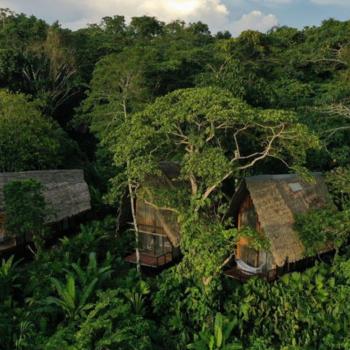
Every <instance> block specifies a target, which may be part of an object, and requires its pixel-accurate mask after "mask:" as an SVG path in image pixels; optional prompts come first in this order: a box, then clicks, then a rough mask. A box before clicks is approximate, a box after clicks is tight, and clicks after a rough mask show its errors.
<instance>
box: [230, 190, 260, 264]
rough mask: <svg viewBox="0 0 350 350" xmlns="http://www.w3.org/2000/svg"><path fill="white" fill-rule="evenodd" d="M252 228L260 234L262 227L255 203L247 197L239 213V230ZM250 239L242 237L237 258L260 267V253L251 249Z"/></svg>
mask: <svg viewBox="0 0 350 350" xmlns="http://www.w3.org/2000/svg"><path fill="white" fill-rule="evenodd" d="M243 227H250V228H252V229H253V230H257V231H258V232H259V229H260V225H259V220H258V216H257V214H256V211H255V208H254V204H253V201H252V199H251V197H250V196H249V195H247V196H246V198H245V199H244V201H243V202H242V205H241V207H240V209H239V213H238V229H241V228H243ZM249 243H250V242H249V239H248V238H246V237H241V239H240V240H239V242H238V243H237V249H236V258H237V259H241V260H243V261H245V262H246V263H247V264H249V265H251V266H254V267H258V266H259V265H260V261H259V252H258V251H257V250H255V249H253V248H250V247H249Z"/></svg>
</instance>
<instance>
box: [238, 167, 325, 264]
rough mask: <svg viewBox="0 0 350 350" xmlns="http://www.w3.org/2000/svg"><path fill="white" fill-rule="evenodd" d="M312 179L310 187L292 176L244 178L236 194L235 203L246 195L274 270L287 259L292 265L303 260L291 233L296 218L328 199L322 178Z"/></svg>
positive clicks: (299, 242) (296, 240)
mask: <svg viewBox="0 0 350 350" xmlns="http://www.w3.org/2000/svg"><path fill="white" fill-rule="evenodd" d="M313 177H314V179H315V181H314V182H313V183H307V182H305V181H303V180H302V179H301V178H300V177H298V176H297V175H295V174H287V175H262V176H254V177H248V178H246V179H245V181H244V183H243V184H242V185H241V187H240V188H239V190H238V191H237V195H236V197H237V198H236V200H237V199H238V198H242V196H243V195H244V193H247V192H248V193H249V194H250V196H251V199H252V201H253V204H254V207H255V210H256V212H257V214H258V218H259V222H260V225H261V228H262V230H263V232H264V235H265V237H266V238H267V239H268V240H269V242H270V247H271V253H272V255H273V257H274V259H275V262H276V264H277V265H278V266H282V265H284V263H285V261H286V259H287V258H288V261H289V262H295V261H298V260H302V259H303V258H304V257H305V256H304V252H305V248H304V246H303V244H302V242H301V240H300V239H299V235H298V233H297V232H296V231H295V229H294V223H295V217H296V215H297V214H302V213H306V212H307V211H309V210H310V209H317V208H322V207H324V206H325V205H326V203H327V201H328V199H329V193H328V190H327V187H326V184H325V182H324V179H323V176H322V175H321V174H320V173H314V174H313ZM236 203H237V202H236ZM330 249H331V248H330V247H328V249H327V248H325V249H324V250H323V251H327V250H330Z"/></svg>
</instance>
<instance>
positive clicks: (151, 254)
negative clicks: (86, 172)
mask: <svg viewBox="0 0 350 350" xmlns="http://www.w3.org/2000/svg"><path fill="white" fill-rule="evenodd" d="M159 167H160V170H161V173H162V175H161V176H159V177H154V178H152V179H149V180H148V181H147V182H148V183H149V184H151V185H152V186H157V187H158V188H172V187H174V186H177V185H178V183H176V179H177V178H178V176H179V173H180V169H179V167H178V166H177V164H175V163H170V162H161V163H160V164H159ZM146 187H147V184H146V185H145V186H144V188H142V189H141V191H142V192H144V191H145V190H146V191H147V189H145V188H146ZM147 195H150V192H147ZM143 198H144V197H143V196H140V195H138V196H137V198H136V200H135V213H136V220H137V226H138V232H139V252H140V264H141V266H145V267H152V268H162V267H164V266H166V265H169V264H170V263H172V262H173V261H174V260H175V259H176V258H177V257H178V256H179V251H180V250H179V246H180V228H179V225H178V222H177V217H176V214H175V213H174V212H172V211H170V210H166V209H158V208H156V207H155V206H153V205H150V204H148V203H150V202H147V201H146V200H144V199H143ZM125 261H127V262H129V263H133V264H136V252H135V253H133V254H131V255H129V256H127V257H126V258H125Z"/></svg>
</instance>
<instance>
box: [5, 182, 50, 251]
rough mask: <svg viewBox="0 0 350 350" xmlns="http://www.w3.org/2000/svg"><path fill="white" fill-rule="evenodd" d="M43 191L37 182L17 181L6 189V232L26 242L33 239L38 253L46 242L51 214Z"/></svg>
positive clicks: (7, 185)
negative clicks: (47, 221)
mask: <svg viewBox="0 0 350 350" xmlns="http://www.w3.org/2000/svg"><path fill="white" fill-rule="evenodd" d="M42 190H43V189H42V185H41V183H40V182H37V181H35V180H15V181H11V182H9V183H7V184H6V185H5V187H4V197H5V213H6V220H5V229H6V232H8V233H9V234H10V235H11V236H13V237H20V238H23V239H24V240H26V239H27V237H29V238H30V237H32V238H33V241H34V243H35V246H36V248H37V250H38V251H40V250H41V249H42V248H43V244H44V242H45V241H44V239H45V236H46V235H47V228H46V227H45V220H46V218H47V217H48V214H49V209H48V208H47V207H46V203H45V199H44V196H43V194H42Z"/></svg>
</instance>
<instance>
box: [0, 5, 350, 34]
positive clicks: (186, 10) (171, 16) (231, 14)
mask: <svg viewBox="0 0 350 350" xmlns="http://www.w3.org/2000/svg"><path fill="white" fill-rule="evenodd" d="M0 7H2V8H10V9H12V10H14V11H16V12H23V13H25V14H27V15H32V14H33V15H35V16H37V17H40V18H43V19H45V20H47V21H48V22H49V23H52V22H54V21H56V20H58V21H59V22H60V23H61V24H62V26H63V27H69V28H71V29H78V28H81V27H84V26H86V25H87V24H91V23H98V22H100V19H101V18H102V17H105V16H112V15H124V16H125V17H126V18H127V20H129V19H130V18H131V17H133V16H142V15H149V16H155V17H157V18H158V19H160V20H162V21H171V20H175V19H183V20H185V21H187V22H195V21H202V22H204V23H207V24H208V25H209V27H210V29H211V31H212V32H213V33H215V32H217V31H219V30H229V31H230V32H231V33H232V34H233V35H234V36H236V35H238V34H239V33H240V32H242V31H243V30H246V29H254V30H259V31H262V32H265V31H267V30H269V29H271V28H272V27H274V26H277V25H288V26H292V27H297V28H302V27H304V26H312V25H318V24H320V23H321V22H322V21H323V20H324V19H328V18H330V17H332V18H336V19H339V20H347V19H350V0H0Z"/></svg>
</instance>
